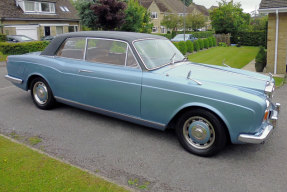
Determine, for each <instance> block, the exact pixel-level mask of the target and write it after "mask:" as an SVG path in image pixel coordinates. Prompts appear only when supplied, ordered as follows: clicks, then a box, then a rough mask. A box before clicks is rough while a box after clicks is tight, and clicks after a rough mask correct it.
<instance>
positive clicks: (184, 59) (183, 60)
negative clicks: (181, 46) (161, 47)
mask: <svg viewBox="0 0 287 192" xmlns="http://www.w3.org/2000/svg"><path fill="white" fill-rule="evenodd" d="M185 61H188V59H187V57H185V58H183V59H182V60H179V61H176V62H174V63H180V62H185Z"/></svg>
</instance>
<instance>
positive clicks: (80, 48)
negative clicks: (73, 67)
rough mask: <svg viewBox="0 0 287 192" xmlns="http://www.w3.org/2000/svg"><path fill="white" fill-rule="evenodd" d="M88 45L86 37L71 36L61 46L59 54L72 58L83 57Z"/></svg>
mask: <svg viewBox="0 0 287 192" xmlns="http://www.w3.org/2000/svg"><path fill="white" fill-rule="evenodd" d="M85 46H86V38H83V37H75V38H69V39H67V40H66V41H65V43H63V45H62V46H61V47H60V49H59V51H58V53H57V56H60V57H67V58H72V59H83V58H84V51H85Z"/></svg>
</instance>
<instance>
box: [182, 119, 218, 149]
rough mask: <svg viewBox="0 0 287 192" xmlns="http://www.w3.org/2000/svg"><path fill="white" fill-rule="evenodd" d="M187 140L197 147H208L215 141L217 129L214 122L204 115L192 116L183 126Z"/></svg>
mask: <svg viewBox="0 0 287 192" xmlns="http://www.w3.org/2000/svg"><path fill="white" fill-rule="evenodd" d="M183 129H184V130H183V131H184V132H183V133H184V137H185V139H186V141H187V142H188V143H189V144H190V145H192V146H193V147H195V148H197V149H206V148H208V147H210V146H211V145H212V144H213V143H214V141H215V131H214V128H213V126H212V124H211V123H210V122H209V121H208V120H207V119H205V118H203V117H199V116H198V117H196V116H195V117H191V118H189V119H188V120H187V121H186V122H185V123H184V127H183Z"/></svg>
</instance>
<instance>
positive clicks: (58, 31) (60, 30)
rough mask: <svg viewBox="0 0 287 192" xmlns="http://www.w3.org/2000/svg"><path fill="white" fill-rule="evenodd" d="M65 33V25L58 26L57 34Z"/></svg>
mask: <svg viewBox="0 0 287 192" xmlns="http://www.w3.org/2000/svg"><path fill="white" fill-rule="evenodd" d="M63 33H64V29H63V26H56V34H57V35H60V34H63Z"/></svg>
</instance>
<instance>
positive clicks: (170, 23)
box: [161, 14, 183, 31]
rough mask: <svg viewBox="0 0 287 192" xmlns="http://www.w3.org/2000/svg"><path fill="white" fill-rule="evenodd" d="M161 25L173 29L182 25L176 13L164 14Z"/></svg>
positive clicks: (180, 18)
mask: <svg viewBox="0 0 287 192" xmlns="http://www.w3.org/2000/svg"><path fill="white" fill-rule="evenodd" d="M161 25H162V26H165V27H166V28H168V29H171V30H173V31H177V29H178V28H180V27H182V25H183V21H182V17H180V16H178V15H177V14H170V15H166V16H164V18H163V20H162V22H161Z"/></svg>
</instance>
